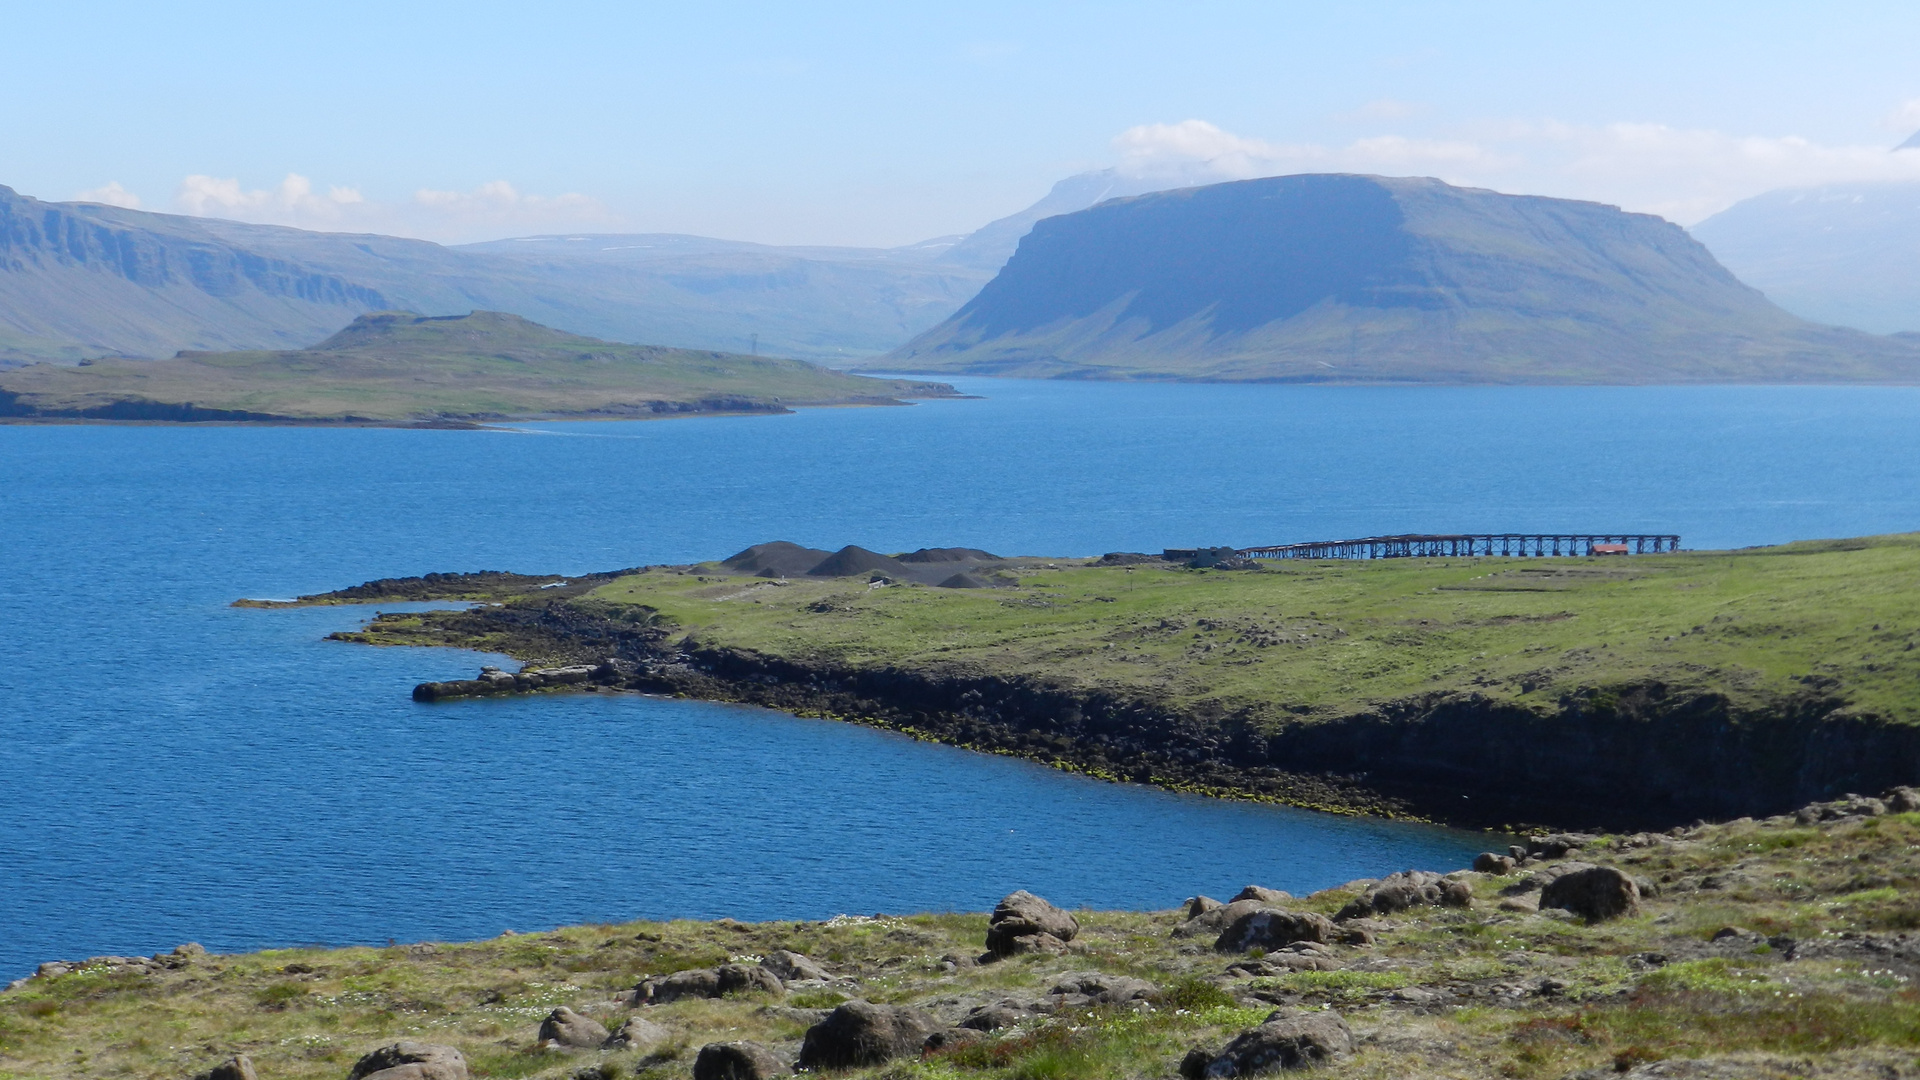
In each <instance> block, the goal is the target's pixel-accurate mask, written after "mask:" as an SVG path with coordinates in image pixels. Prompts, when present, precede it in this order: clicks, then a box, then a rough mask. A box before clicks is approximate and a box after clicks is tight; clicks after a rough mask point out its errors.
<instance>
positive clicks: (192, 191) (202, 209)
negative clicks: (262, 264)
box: [173, 173, 617, 243]
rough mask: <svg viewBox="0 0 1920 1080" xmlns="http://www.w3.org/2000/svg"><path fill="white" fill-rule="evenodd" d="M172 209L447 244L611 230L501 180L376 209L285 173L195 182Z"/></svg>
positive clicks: (602, 215)
mask: <svg viewBox="0 0 1920 1080" xmlns="http://www.w3.org/2000/svg"><path fill="white" fill-rule="evenodd" d="M173 204H174V207H175V208H176V209H177V210H179V211H180V212H182V213H186V214H192V215H195V216H198V217H219V218H230V219H233V220H236V221H248V222H254V223H257V224H265V225H291V226H294V227H296V228H302V229H319V230H325V231H339V232H377V233H386V234H389V235H395V236H414V237H419V238H422V239H427V240H439V241H442V242H448V243H457V242H461V241H468V240H481V239H495V238H498V237H501V236H507V235H512V234H514V233H527V232H542V231H571V230H573V229H576V228H581V227H594V226H608V225H612V224H617V219H616V218H615V217H614V216H613V215H612V214H610V213H609V212H608V211H607V209H606V207H605V206H603V205H602V204H601V203H600V202H598V201H597V200H595V199H591V198H588V197H587V196H585V195H578V194H567V195H555V196H542V195H527V194H522V193H521V192H520V191H518V190H516V189H515V188H514V186H513V185H512V184H510V183H508V182H507V181H505V180H495V181H492V182H490V183H486V184H482V185H480V186H479V187H477V188H475V189H473V190H472V191H440V190H435V189H431V188H421V189H420V190H418V191H416V192H414V193H413V197H412V198H411V199H407V200H404V201H382V200H376V199H369V198H367V197H366V196H365V195H364V194H362V193H361V191H360V190H359V189H358V188H352V187H339V186H333V187H329V188H328V189H327V191H326V193H325V194H320V193H319V192H316V191H315V190H314V186H313V182H312V181H311V180H309V179H307V178H306V177H304V176H301V175H299V174H297V173H288V174H287V177H286V179H284V180H282V181H281V182H280V183H279V185H277V186H276V187H273V188H252V189H249V188H244V187H242V186H241V184H240V181H238V180H236V179H231V178H221V177H214V176H201V175H195V176H189V177H187V178H186V179H185V180H182V181H181V182H180V187H179V190H177V191H176V192H175V193H174V197H173Z"/></svg>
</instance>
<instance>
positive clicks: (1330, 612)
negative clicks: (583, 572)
mask: <svg viewBox="0 0 1920 1080" xmlns="http://www.w3.org/2000/svg"><path fill="white" fill-rule="evenodd" d="M1110 562H1111V561H1110V560H1060V561H1057V562H1052V563H1049V562H1046V561H1044V560H1034V559H1026V560H1018V561H1016V562H1015V563H1010V564H1008V565H1007V567H1006V568H1005V569H1004V570H1003V574H1004V575H1005V576H1006V577H1008V578H1011V579H1012V580H1013V581H1014V582H1015V584H1014V585H1013V586H1012V587H1007V588H985V589H945V588H928V587H923V586H917V585H903V584H898V583H893V584H888V583H883V582H878V581H871V580H868V576H867V575H860V576H857V577H851V578H830V579H819V578H811V577H795V578H793V579H792V580H790V581H777V580H769V579H764V578H748V577H741V576H735V575H731V574H728V573H725V572H724V570H723V568H722V567H720V566H719V565H718V564H711V563H710V564H702V565H699V566H692V567H655V568H651V569H648V570H643V571H637V572H626V573H622V574H619V575H615V576H614V577H612V578H611V580H606V581H604V583H599V584H594V585H591V586H589V585H588V583H586V582H577V583H574V584H573V585H572V586H570V589H569V590H568V591H575V592H576V594H575V595H572V596H553V595H543V594H545V593H546V592H547V590H535V591H532V592H529V591H527V590H524V589H523V590H519V591H518V592H515V591H510V590H509V591H502V592H501V593H500V594H499V595H498V596H497V597H494V599H497V600H498V601H500V602H501V606H499V607H489V608H483V609H479V610H474V611H467V612H429V613H424V614H394V615H386V616H382V617H380V618H378V619H376V620H375V621H374V622H373V623H372V624H370V625H369V626H368V627H367V628H366V629H365V630H363V631H356V632H350V633H346V634H342V635H339V636H341V637H343V638H346V639H349V640H359V641H366V642H372V643H378V644H423V645H435V644H455V645H466V646H473V647H478V648H485V649H489V650H493V651H499V652H505V653H507V654H509V655H512V656H515V657H517V658H519V659H522V660H525V661H528V662H530V663H533V664H536V665H550V664H569V665H581V664H585V665H599V666H598V667H594V668H593V669H592V670H593V674H592V675H591V676H589V675H586V674H584V672H585V670H586V669H585V668H582V669H581V672H582V673H576V674H575V675H572V676H568V678H571V679H573V680H574V681H576V682H579V681H587V680H589V679H590V680H591V681H592V682H594V683H595V684H596V685H603V686H610V687H623V688H628V689H637V690H644V691H649V692H654V693H675V694H685V695H690V696H696V697H704V698H711V699H718V700H732V701H742V702H750V703H754V704H761V705H767V706H772V707H776V708H781V709H788V710H792V711H796V712H802V713H810V714H815V715H830V716H837V717H843V718H847V719H854V720H859V721H862V722H867V723H875V724H879V725H881V726H885V727H890V728H893V729H896V730H902V731H908V732H911V733H913V734H915V735H917V736H920V737H924V738H930V739H936V740H939V741H942V742H947V743H951V744H954V745H960V746H966V747H970V748H974V749H979V750H985V751H991V752H995V753H1004V754H1015V755H1019V756H1023V757H1028V758H1032V759H1035V760H1041V761H1049V762H1053V763H1055V764H1058V765H1061V766H1063V767H1068V768H1074V769H1079V770H1083V771H1086V772H1090V773H1093V774H1094V775H1099V776H1104V777H1108V778H1112V779H1123V780H1131V781H1137V782H1150V783H1155V784H1160V785H1163V786H1167V787H1172V788H1177V789H1183V790H1195V791H1204V792H1211V793H1216V794H1232V795H1237V796H1246V797H1254V798H1265V799H1275V800H1280V801H1285V802H1291V803H1295V804H1298V805H1304V806H1321V807H1328V808H1344V809H1350V810H1359V811H1362V812H1367V813H1385V814H1413V815H1418V816H1426V817H1431V818H1436V819H1440V820H1448V821H1456V822H1460V823H1465V824H1483V825H1499V824H1508V823H1513V822H1516V821H1518V822H1528V821H1532V822H1556V823H1560V824H1565V825H1574V826H1582V827H1584V826H1606V827H1622V826H1633V827H1645V826H1647V825H1659V826H1661V827H1664V826H1665V825H1670V824H1672V823H1674V822H1676V821H1688V820H1692V819H1693V818H1696V817H1704V818H1712V819H1725V818H1731V817H1737V816H1740V815H1742V814H1758V813H1772V812H1775V811H1777V810H1779V809H1782V808H1784V807H1790V806H1794V805H1798V804H1800V803H1802V802H1805V801H1807V800H1809V799H1812V798H1822V797H1831V796H1833V795H1836V794H1839V793H1842V792H1845V791H1867V790H1879V789H1881V788H1885V787H1888V786H1890V785H1893V784H1901V783H1909V782H1913V781H1915V780H1920V652H1916V651H1915V649H1914V645H1915V644H1916V642H1920V593H1917V592H1916V590H1915V588H1914V582H1916V581H1920V536H1911V535H1908V536H1887V537H1873V538H1866V539H1858V540H1844V541H1826V542H1813V543H1801V544H1791V545H1785V546H1781V547H1772V548H1759V549H1750V550H1744V551H1730V552H1698V553H1681V554H1674V555H1658V556H1652V555H1648V556H1634V557H1630V558H1620V557H1614V558H1594V559H1545V560H1538V561H1523V560H1517V559H1492V558H1481V559H1461V558H1455V559H1408V560H1393V561H1380V562H1328V563H1305V562H1298V563H1278V564H1268V565H1265V566H1262V567H1261V568H1259V569H1256V570H1195V569H1188V568H1185V567H1181V566H1175V565H1172V564H1168V563H1164V562H1161V561H1159V560H1147V561H1141V562H1137V564H1135V565H1111V564H1109V563H1110ZM477 580H478V579H473V580H471V581H470V580H468V579H455V578H448V579H446V580H444V581H442V582H440V583H439V584H438V585H437V586H435V587H436V588H439V589H441V590H442V592H441V593H439V594H433V593H431V591H430V590H429V592H422V591H421V590H420V589H419V588H412V587H409V588H401V587H400V586H399V585H392V586H388V589H389V591H393V592H394V597H393V598H395V599H400V598H408V599H416V600H417V599H422V598H424V597H425V596H427V595H446V596H448V597H450V598H451V597H454V596H458V597H460V598H464V599H474V598H476V597H477V596H479V595H481V594H480V593H477V592H475V591H474V590H475V587H476V586H475V582H477ZM529 580H531V579H529ZM415 584H416V585H417V584H418V582H415ZM366 590H367V587H362V588H361V589H359V590H355V591H354V595H355V597H357V598H358V599H360V600H362V601H371V600H384V599H386V598H387V597H386V596H384V595H382V596H377V597H376V596H370V595H367V591H366ZM373 591H375V592H379V591H381V590H380V589H378V588H375V589H374V590H373ZM318 599H319V600H321V601H324V600H325V599H326V598H318ZM310 602H311V601H310ZM496 685H497V687H499V688H505V689H516V688H517V689H522V690H524V689H529V688H532V687H535V686H537V685H541V684H537V683H534V682H531V681H527V682H522V683H517V684H516V683H512V682H511V680H509V682H507V683H499V684H489V685H481V684H436V685H435V686H432V687H423V688H422V690H421V691H420V692H419V695H420V696H421V698H422V700H434V699H437V698H439V697H448V696H461V695H464V694H471V693H489V692H495V686H496Z"/></svg>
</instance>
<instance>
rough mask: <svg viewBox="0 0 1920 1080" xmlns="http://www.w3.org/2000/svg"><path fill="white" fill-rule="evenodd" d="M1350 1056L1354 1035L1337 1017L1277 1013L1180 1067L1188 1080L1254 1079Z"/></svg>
mask: <svg viewBox="0 0 1920 1080" xmlns="http://www.w3.org/2000/svg"><path fill="white" fill-rule="evenodd" d="M1351 1053H1353V1030H1352V1029H1351V1028H1349V1027H1348V1026H1347V1021H1346V1020H1345V1018H1343V1017H1342V1016H1341V1015H1340V1014H1339V1013H1336V1012H1315V1013H1306V1014H1302V1015H1293V1014H1289V1013H1286V1012H1284V1011H1282V1012H1276V1013H1274V1014H1273V1015H1271V1016H1269V1017H1267V1021H1266V1023H1264V1024H1261V1025H1260V1026H1259V1027H1257V1028H1254V1029H1253V1030H1251V1031H1247V1032H1242V1033H1241V1034H1240V1035H1239V1036H1238V1037H1236V1038H1235V1039H1234V1040H1233V1041H1232V1042H1230V1043H1228V1044H1227V1046H1226V1049H1224V1050H1222V1051H1220V1052H1219V1053H1218V1054H1214V1055H1212V1056H1210V1057H1209V1056H1208V1055H1207V1054H1206V1052H1205V1051H1200V1052H1198V1053H1189V1054H1188V1055H1187V1057H1186V1059H1185V1060H1183V1061H1182V1062H1181V1063H1180V1074H1181V1075H1182V1076H1183V1077H1186V1078H1187V1080H1212V1078H1216V1077H1220V1078H1224V1077H1235V1076H1259V1075H1261V1074H1263V1073H1271V1072H1279V1071H1281V1070H1283V1069H1305V1068H1310V1067H1312V1066H1315V1065H1325V1064H1328V1063H1329V1062H1332V1061H1334V1060H1336V1059H1338V1058H1342V1057H1345V1056H1346V1055H1348V1054H1351Z"/></svg>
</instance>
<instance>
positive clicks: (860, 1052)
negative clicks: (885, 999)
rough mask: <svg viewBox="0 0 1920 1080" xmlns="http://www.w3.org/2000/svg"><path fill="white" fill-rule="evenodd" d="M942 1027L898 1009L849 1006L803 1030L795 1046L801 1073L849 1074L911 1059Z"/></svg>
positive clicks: (863, 1003) (926, 1017) (924, 1015)
mask: <svg viewBox="0 0 1920 1080" xmlns="http://www.w3.org/2000/svg"><path fill="white" fill-rule="evenodd" d="M945 1026H946V1025H944V1024H942V1023H941V1022H940V1021H939V1020H936V1019H935V1018H934V1017H933V1016H932V1014H930V1013H926V1012H922V1011H921V1010H919V1009H912V1008H908V1007H906V1006H904V1005H875V1004H873V1003H871V1002H867V1001H849V1002H847V1003H845V1004H843V1005H841V1006H840V1007H838V1008H836V1009H834V1010H833V1011H832V1012H831V1013H828V1014H827V1018H826V1019H825V1020H822V1021H820V1022H819V1023H817V1024H815V1025H813V1026H812V1027H810V1028H808V1029H807V1035H806V1039H805V1041H803V1042H802V1043H801V1045H800V1060H799V1062H798V1063H797V1064H798V1066H799V1067H800V1068H802V1069H854V1068H859V1067H861V1066H864V1065H878V1064H880V1063H882V1062H885V1061H891V1060H893V1059H894V1058H897V1057H905V1056H908V1055H916V1054H918V1053H919V1052H920V1048H921V1046H922V1045H924V1044H925V1043H926V1041H927V1036H929V1035H931V1034H933V1033H934V1032H936V1031H939V1030H941V1029H942V1028H944V1027H945Z"/></svg>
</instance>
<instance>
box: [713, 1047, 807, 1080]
mask: <svg viewBox="0 0 1920 1080" xmlns="http://www.w3.org/2000/svg"><path fill="white" fill-rule="evenodd" d="M791 1071H792V1070H790V1069H788V1068H787V1066H786V1063H785V1062H783V1061H781V1060H780V1059H779V1058H778V1057H776V1056H774V1053H773V1051H771V1050H769V1049H767V1048H766V1047H764V1046H762V1045H760V1044H759V1043H757V1042H748V1041H741V1042H724V1043H708V1044H707V1045H705V1046H703V1047H701V1048H700V1053H699V1055H698V1056H696V1057H695V1058H694V1059H693V1080H773V1078H774V1077H776V1076H786V1075H788V1074H789V1073H790V1072H791Z"/></svg>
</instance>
